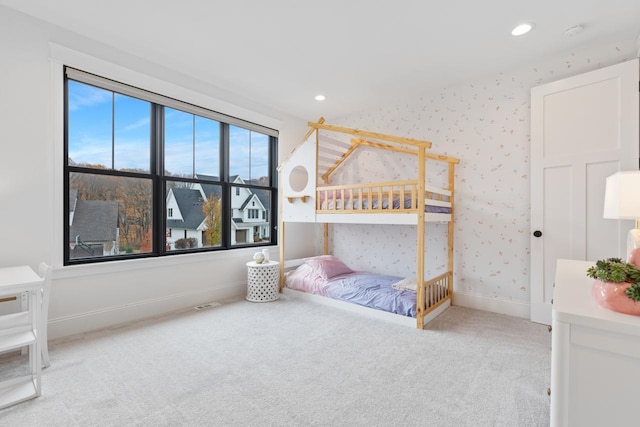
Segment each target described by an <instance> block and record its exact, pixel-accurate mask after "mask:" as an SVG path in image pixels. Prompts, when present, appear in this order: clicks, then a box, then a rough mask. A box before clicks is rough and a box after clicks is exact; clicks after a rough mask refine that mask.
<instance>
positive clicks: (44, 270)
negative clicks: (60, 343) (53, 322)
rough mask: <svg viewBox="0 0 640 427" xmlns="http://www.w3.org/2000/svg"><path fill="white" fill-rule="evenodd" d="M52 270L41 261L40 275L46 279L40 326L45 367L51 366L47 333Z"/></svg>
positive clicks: (43, 285)
mask: <svg viewBox="0 0 640 427" xmlns="http://www.w3.org/2000/svg"><path fill="white" fill-rule="evenodd" d="M51 271H52V268H51V266H50V265H48V264H46V263H44V262H41V263H40V265H39V266H38V273H39V274H40V277H42V278H43V279H44V283H43V284H42V310H41V312H40V327H39V331H38V333H39V334H40V346H41V348H42V365H43V366H44V367H45V368H48V367H49V366H51V361H50V360H49V345H48V334H47V327H48V323H49V296H50V294H51Z"/></svg>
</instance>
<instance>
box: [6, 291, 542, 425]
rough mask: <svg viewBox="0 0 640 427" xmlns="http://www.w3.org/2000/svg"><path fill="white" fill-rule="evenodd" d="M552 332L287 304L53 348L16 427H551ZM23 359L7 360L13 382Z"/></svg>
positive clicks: (488, 317) (233, 307)
mask: <svg viewBox="0 0 640 427" xmlns="http://www.w3.org/2000/svg"><path fill="white" fill-rule="evenodd" d="M550 335H551V334H549V332H548V331H547V329H546V327H545V326H542V325H537V324H534V323H530V322H529V321H526V320H523V319H518V318H513V317H509V316H503V315H497V314H491V313H487V312H482V311H477V310H471V309H466V308H462V307H451V308H449V309H448V310H446V311H445V312H444V313H443V314H442V315H440V316H439V317H438V318H436V319H435V320H434V321H433V322H431V324H430V326H429V329H428V330H423V331H419V330H417V329H412V328H408V327H403V326H401V325H395V324H390V323H387V322H384V321H381V320H376V319H369V318H367V317H363V316H361V315H358V314H353V313H350V312H346V311H344V310H340V309H336V308H332V307H327V306H324V305H318V304H314V303H312V302H306V301H299V300H296V299H293V298H292V297H283V298H281V299H280V300H279V301H276V302H271V303H261V304H255V303H249V302H246V301H243V300H242V301H231V302H227V303H225V304H223V305H222V306H220V307H215V308H210V309H206V310H203V311H196V310H189V311H184V312H181V313H176V314H174V315H171V316H165V317H162V318H156V319H151V320H146V321H142V322H137V323H135V324H131V325H127V326H126V327H120V328H111V329H108V330H103V331H99V332H94V333H89V334H84V335H81V336H75V337H71V338H68V339H64V340H58V341H56V342H53V343H51V345H50V355H51V367H50V368H48V369H45V370H44V371H43V376H42V382H43V392H42V396H41V397H39V398H37V399H34V400H30V401H28V402H25V403H21V404H19V405H15V406H12V407H10V408H7V409H4V410H0V425H3V426H4V425H6V426H65V427H67V426H92V427H97V426H236V425H237V426H240V425H242V426H342V425H344V426H347V425H348V426H365V425H366V426H413V425H415V426H418V425H419V426H509V427H513V426H547V425H549V397H548V396H547V394H546V390H547V388H548V387H549V377H550V345H551V337H550ZM25 363H26V360H25V356H18V355H17V354H15V353H14V354H11V355H4V356H0V369H1V371H3V373H2V376H3V377H5V376H10V375H12V374H15V373H16V372H17V371H19V370H20V369H22V367H23V366H24V364H25Z"/></svg>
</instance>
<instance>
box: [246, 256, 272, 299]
mask: <svg viewBox="0 0 640 427" xmlns="http://www.w3.org/2000/svg"><path fill="white" fill-rule="evenodd" d="M279 278H280V263H279V262H277V261H267V262H263V263H262V264H258V263H257V262H255V261H250V262H248V263H247V298H246V299H247V301H251V302H269V301H275V300H277V299H278V298H279V297H280V296H279V295H278V279H279Z"/></svg>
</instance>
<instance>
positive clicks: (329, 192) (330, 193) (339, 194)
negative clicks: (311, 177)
mask: <svg viewBox="0 0 640 427" xmlns="http://www.w3.org/2000/svg"><path fill="white" fill-rule="evenodd" d="M331 185H333V184H324V183H319V184H318V190H321V189H322V187H329V186H331ZM333 191H334V190H327V191H321V192H320V201H322V202H324V199H325V196H326V198H327V199H329V200H333ZM335 192H336V200H340V199H342V192H341V191H339V190H335Z"/></svg>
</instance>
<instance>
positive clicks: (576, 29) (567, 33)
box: [564, 25, 584, 37]
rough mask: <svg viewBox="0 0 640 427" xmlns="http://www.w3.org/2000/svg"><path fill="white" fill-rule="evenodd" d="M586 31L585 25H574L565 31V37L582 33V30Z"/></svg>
mask: <svg viewBox="0 0 640 427" xmlns="http://www.w3.org/2000/svg"><path fill="white" fill-rule="evenodd" d="M583 31H584V26H583V25H574V26H573V27H570V28H567V29H566V30H565V31H564V36H565V37H575V36H577V35H578V34H580V33H581V32H583Z"/></svg>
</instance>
